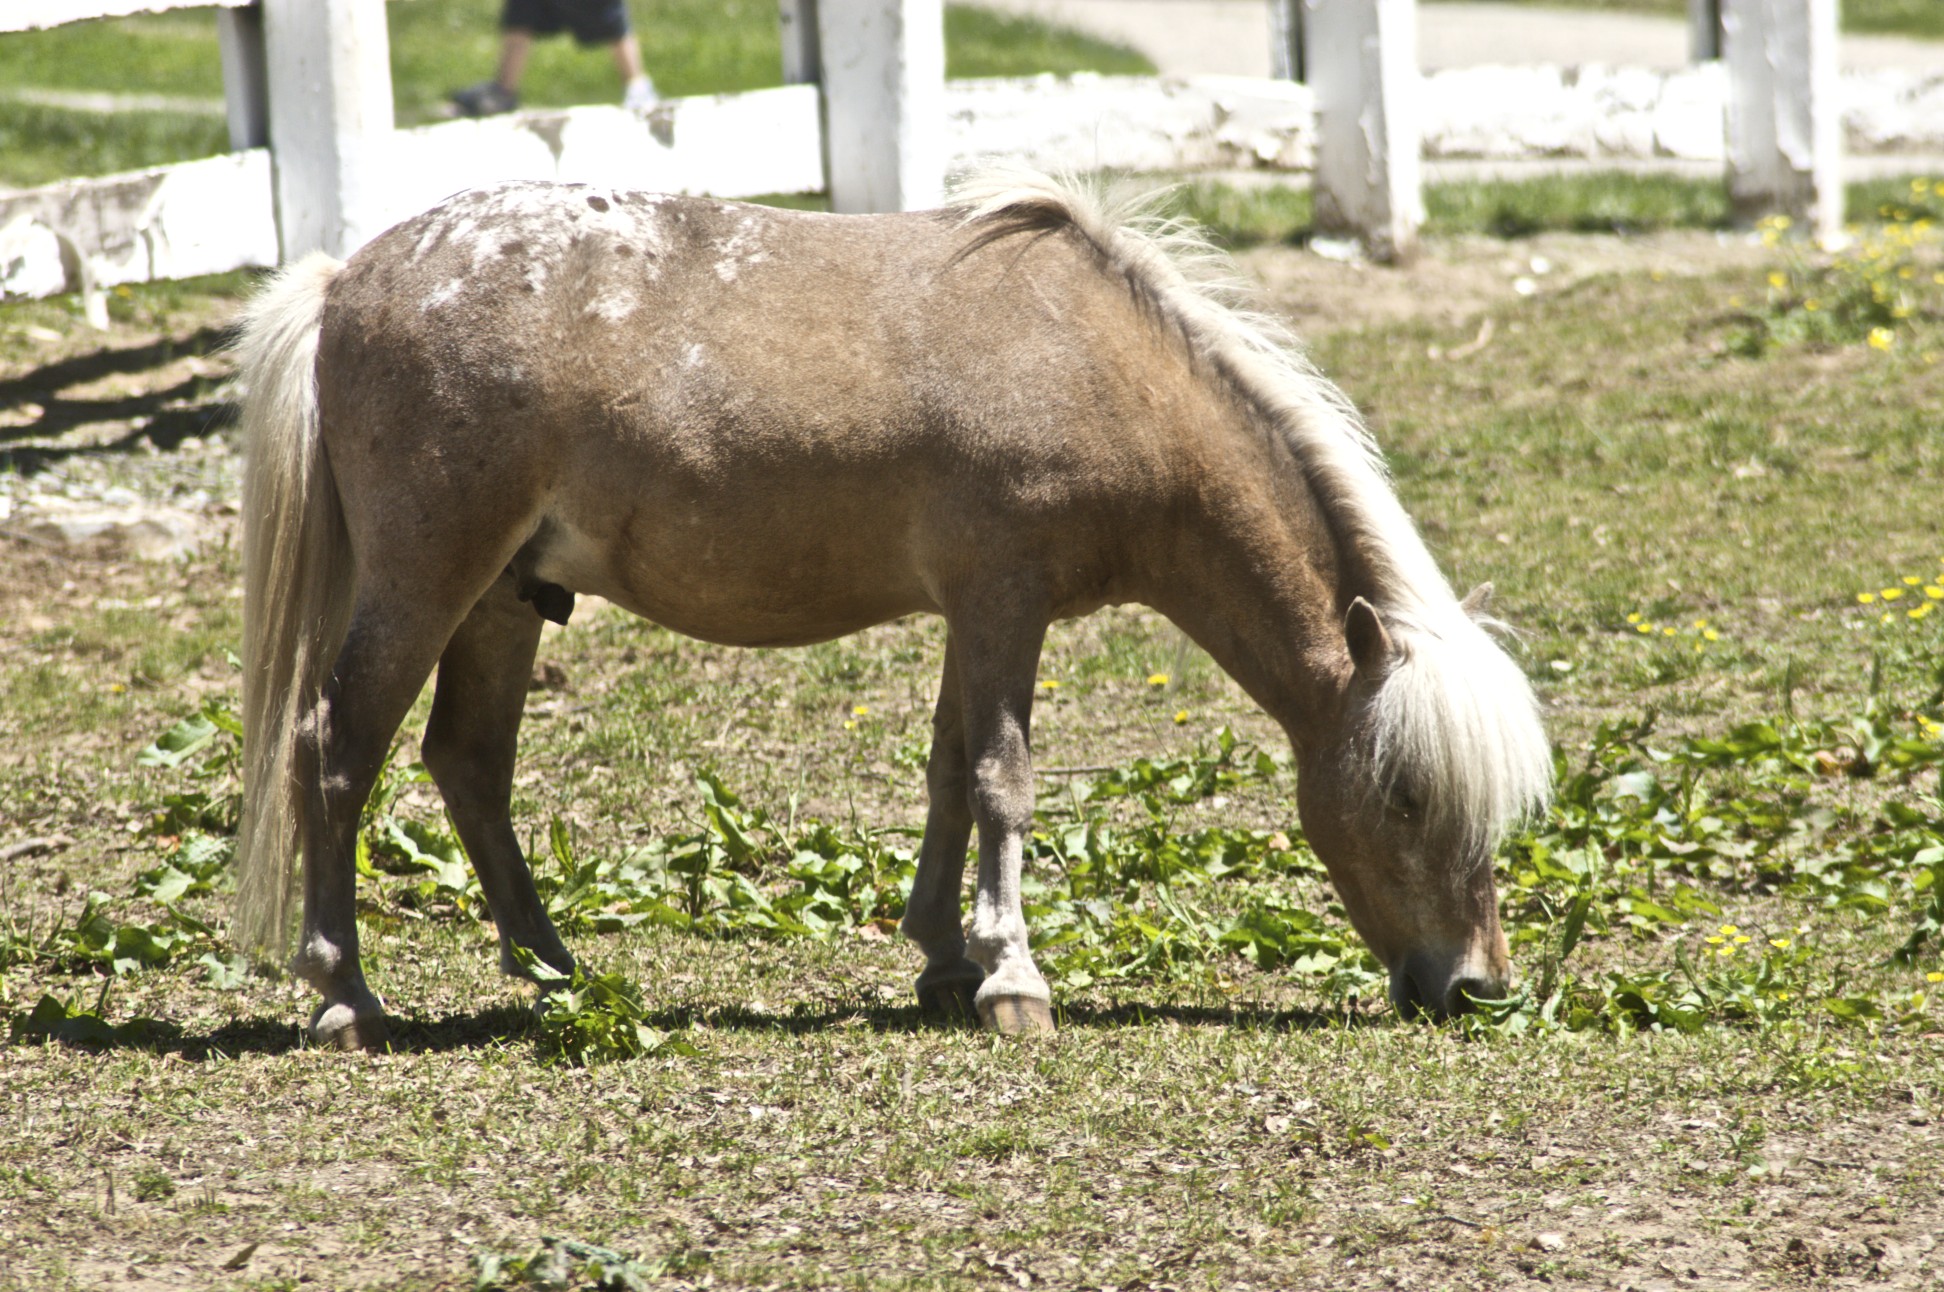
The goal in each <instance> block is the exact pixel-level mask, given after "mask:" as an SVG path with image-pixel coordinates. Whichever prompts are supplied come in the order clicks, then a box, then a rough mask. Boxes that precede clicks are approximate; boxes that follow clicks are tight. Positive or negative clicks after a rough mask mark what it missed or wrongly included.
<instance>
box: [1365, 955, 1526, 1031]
mask: <svg viewBox="0 0 1944 1292" xmlns="http://www.w3.org/2000/svg"><path fill="white" fill-rule="evenodd" d="M1508 989H1509V984H1508V983H1506V982H1505V981H1503V980H1500V979H1496V978H1494V977H1493V976H1491V975H1490V974H1487V973H1484V972H1482V971H1479V970H1477V969H1476V968H1474V967H1472V966H1469V965H1463V964H1460V965H1453V966H1447V967H1446V968H1444V969H1443V970H1442V971H1441V970H1440V969H1439V968H1438V967H1436V966H1435V965H1433V964H1431V963H1429V962H1427V961H1425V960H1419V959H1418V958H1417V957H1412V958H1410V959H1407V960H1406V961H1405V962H1404V963H1402V964H1400V965H1398V966H1397V967H1396V968H1395V969H1393V970H1391V975H1390V999H1391V1004H1392V1006H1394V1007H1395V1008H1396V1010H1397V1012H1398V1014H1399V1015H1401V1016H1402V1017H1404V1018H1424V1017H1429V1018H1433V1019H1437V1020H1443V1019H1447V1018H1453V1017H1455V1016H1457V1015H1459V1014H1469V1013H1470V1012H1471V1011H1472V1010H1474V1009H1476V1008H1477V1005H1476V1004H1475V1003H1474V1002H1476V1001H1481V1000H1498V999H1500V998H1501V997H1503V996H1504V995H1505V994H1506V992H1507V990H1508Z"/></svg>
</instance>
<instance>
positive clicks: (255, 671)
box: [231, 253, 353, 959]
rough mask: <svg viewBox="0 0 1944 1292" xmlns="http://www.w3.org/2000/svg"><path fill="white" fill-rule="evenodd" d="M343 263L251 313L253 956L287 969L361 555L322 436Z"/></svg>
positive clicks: (246, 878)
mask: <svg viewBox="0 0 1944 1292" xmlns="http://www.w3.org/2000/svg"><path fill="white" fill-rule="evenodd" d="M342 268H343V265H342V264H341V263H340V262H339V261H337V260H334V259H332V258H331V257H329V256H326V255H323V254H321V253H318V254H313V255H311V256H309V257H306V258H305V259H304V260H302V261H300V262H298V263H297V264H295V265H293V266H291V267H290V268H288V269H286V270H284V271H283V272H282V273H280V274H278V275H277V276H276V278H274V279H273V280H271V282H270V283H269V285H268V286H266V287H265V288H264V289H263V291H262V292H260V293H259V294H258V295H257V297H256V299H255V300H253V301H251V302H250V305H249V307H248V308H247V309H246V310H245V311H244V314H243V325H242V334H241V337H240V339H239V340H238V341H237V344H236V349H237V354H238V360H239V364H238V367H239V372H238V378H239V380H240V381H241V383H242V386H243V401H242V402H243V443H244V453H245V454H246V457H245V459H244V469H243V820H242V824H241V826H240V828H239V829H238V831H237V840H236V858H237V877H236V917H235V920H234V921H233V924H232V927H231V937H232V938H233V939H234V941H235V942H236V944H237V945H238V946H239V947H244V948H248V949H252V950H259V951H263V952H266V953H268V954H270V955H272V956H275V957H276V958H278V959H281V958H282V957H283V955H284V954H285V952H286V951H288V949H289V946H290V941H291V932H292V925H293V924H294V923H295V920H296V917H297V913H298V909H299V905H298V898H299V872H298V865H297V862H298V859H299V858H300V857H301V856H302V830H303V820H304V799H303V791H302V788H301V786H300V784H299V781H298V777H297V767H296V759H297V750H298V742H299V740H300V739H302V738H303V732H302V729H301V728H302V723H303V721H304V717H305V715H306V714H308V713H309V712H310V711H311V709H312V707H313V705H314V704H315V701H316V697H317V693H318V690H319V688H320V687H321V686H322V685H323V681H324V676H325V672H326V670H327V669H329V668H330V667H331V662H332V661H333V660H334V659H336V658H337V653H338V650H339V648H340V647H341V646H342V645H343V642H344V634H345V630H346V626H347V624H348V622H349V619H350V613H351V598H352V591H353V581H352V576H353V569H352V560H351V548H350V543H349V540H348V538H347V536H346V533H345V527H344V513H343V511H342V509H341V507H340V506H339V503H338V496H337V485H336V482H335V481H333V480H332V478H331V468H330V463H329V462H327V461H326V460H325V458H324V453H323V447H322V445H321V443H320V441H319V437H318V415H317V372H316V364H317V335H318V331H319V328H320V326H321V323H322V320H323V315H324V298H325V295H326V293H327V292H328V291H329V289H330V286H331V280H332V279H333V278H335V277H336V276H337V272H338V270H340V269H342Z"/></svg>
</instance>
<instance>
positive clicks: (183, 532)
mask: <svg viewBox="0 0 1944 1292" xmlns="http://www.w3.org/2000/svg"><path fill="white" fill-rule="evenodd" d="M120 492H126V491H120ZM128 496H129V497H131V498H132V497H133V495H132V494H130V495H128ZM12 519H13V527H14V528H15V529H16V530H17V531H19V532H21V533H23V534H25V535H27V537H29V538H31V539H34V540H37V541H39V542H43V543H49V544H52V545H54V546H57V547H81V546H84V545H90V544H105V545H109V546H113V547H115V548H117V549H118V550H120V551H122V552H125V553H127V554H128V555H130V556H133V557H136V558H138V559H140V560H144V561H170V560H176V559H178V558H180V557H184V556H191V555H194V554H195V552H196V551H197V549H198V548H199V547H201V545H202V541H203V539H204V538H206V537H207V536H208V529H209V527H208V524H207V522H206V521H205V520H204V519H203V518H202V517H201V516H199V515H197V514H195V513H194V512H188V511H184V510H182V509H181V508H178V507H165V506H160V505H156V504H145V503H142V502H140V501H139V500H138V501H134V502H128V501H124V500H121V499H119V498H118V499H117V501H116V502H115V503H108V502H105V501H94V502H90V501H77V500H71V499H66V498H58V497H39V498H34V499H32V500H31V501H24V502H20V503H16V504H15V510H14V515H13V517H12Z"/></svg>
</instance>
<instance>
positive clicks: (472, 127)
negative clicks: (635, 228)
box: [0, 0, 1841, 312]
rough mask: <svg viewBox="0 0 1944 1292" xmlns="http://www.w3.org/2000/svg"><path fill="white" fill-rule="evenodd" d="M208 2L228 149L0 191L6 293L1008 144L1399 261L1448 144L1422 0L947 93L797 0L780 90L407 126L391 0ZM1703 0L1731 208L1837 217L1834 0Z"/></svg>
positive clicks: (864, 205)
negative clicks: (1224, 53) (1230, 187)
mask: <svg viewBox="0 0 1944 1292" xmlns="http://www.w3.org/2000/svg"><path fill="white" fill-rule="evenodd" d="M192 3H195V4H203V5H206V4H209V3H211V0H0V39H4V38H5V37H4V33H6V32H10V31H23V30H30V29H33V28H37V27H44V26H51V25H55V24H58V23H65V22H71V21H78V20H82V19H88V18H95V17H106V16H119V15H124V14H128V13H134V12H141V11H160V10H167V9H173V8H185V7H189V6H190V4H192ZM214 3H216V4H218V5H220V6H221V7H222V8H223V10H224V12H223V13H222V15H221V18H220V22H221V36H222V49H223V70H224V88H225V97H226V103H227V107H228V116H229V125H230V136H231V141H232V146H233V147H234V149H235V151H233V152H231V153H229V154H226V155H224V156H221V157H216V158H210V159H207V160H204V161H198V162H190V163H185V164H182V165H177V166H168V167H159V168H156V169H154V170H151V171H144V172H140V173H136V174H132V175H124V176H111V177H107V178H104V179H99V180H85V181H69V182H66V183H63V184H58V185H51V186H48V187H47V188H43V189H38V190H32V191H28V192H23V193H11V194H9V193H0V286H4V288H5V290H7V291H9V292H15V293H27V294H44V293H48V292H54V291H61V290H74V289H79V290H81V291H82V292H83V294H84V297H85V298H86V299H88V300H89V301H90V302H91V306H90V308H91V312H97V311H99V310H100V308H101V301H100V296H99V291H100V289H101V288H103V287H106V286H109V285H112V284H113V283H116V282H125V281H132V280H137V279H153V278H168V277H184V276H189V275H194V274H202V273H212V272H218V271H220V270H225V269H231V268H237V267H242V266H249V265H267V264H274V263H277V262H278V261H279V260H280V259H289V258H292V257H294V256H296V255H299V254H301V253H303V252H305V251H308V250H311V249H313V248H320V247H321V248H324V249H327V250H330V251H332V252H334V253H336V254H340V255H343V254H348V253H349V252H350V251H351V250H352V249H354V248H355V247H357V246H358V245H360V244H361V243H362V242H363V241H365V240H366V239H367V238H369V237H370V236H371V235H373V234H375V233H377V232H378V231H379V230H381V229H383V228H384V227H386V226H388V225H389V224H391V223H392V222H394V221H395V220H397V219H400V218H403V217H405V216H407V215H410V214H412V213H414V212H416V211H418V210H421V209H423V208H424V207H426V206H429V205H431V204H432V203H434V202H436V201H438V200H439V199H440V198H442V197H444V196H446V195H448V194H450V193H452V192H455V191H457V190H459V189H462V188H465V187H468V186H470V185H473V184H477V183H479V182H482V181H484V180H488V179H496V178H514V177H526V178H553V179H585V180H595V181H599V182H602V183H609V184H619V185H628V186H638V187H645V188H661V189H667V190H675V191H690V192H709V193H713V194H715V195H717V196H723V197H738V196H753V195H756V194H761V193H788V192H812V191H819V190H823V191H828V192H829V193H830V195H831V199H832V205H833V207H834V208H835V209H837V210H840V211H861V210H884V209H911V208H916V207H922V206H927V205H931V204H934V203H935V202H936V201H937V200H938V198H939V196H940V193H941V192H942V187H943V180H944V175H945V171H946V168H947V165H948V164H949V163H950V162H951V161H953V160H955V159H956V160H964V159H966V158H968V157H970V156H975V155H990V154H993V153H1023V154H1026V155H1029V156H1033V157H1035V158H1036V159H1038V160H1041V161H1042V162H1048V161H1051V162H1053V163H1055V164H1059V163H1065V164H1073V163H1074V162H1075V161H1076V160H1078V161H1079V162H1080V163H1081V164H1082V165H1085V164H1088V163H1091V164H1093V165H1098V166H1111V167H1116V168H1124V169H1193V168H1196V167H1199V166H1216V167H1222V166H1236V165H1244V166H1246V165H1251V164H1258V165H1272V166H1279V167H1286V168H1296V169H1313V170H1314V172H1315V182H1316V197H1317V214H1318V220H1319V223H1320V224H1321V225H1323V226H1324V227H1326V228H1332V229H1336V230H1340V231H1342V232H1346V233H1351V234H1354V235H1356V236H1357V237H1359V238H1361V239H1363V240H1364V242H1365V243H1366V244H1367V245H1368V246H1369V248H1370V249H1371V251H1372V252H1373V254H1375V255H1377V256H1380V257H1385V258H1397V257H1404V256H1408V255H1409V254H1410V252H1411V250H1412V247H1413V245H1414V243H1415V239H1416V236H1417V229H1418V225H1419V223H1420V222H1421V220H1422V211H1423V206H1422V196H1421V187H1420V175H1419V165H1420V158H1421V156H1422V155H1423V153H1424V151H1425V149H1426V148H1427V146H1428V147H1431V148H1432V149H1433V150H1434V151H1435V149H1436V147H1437V146H1438V144H1437V140H1436V138H1435V137H1434V138H1430V139H1427V136H1426V123H1425V114H1426V106H1427V104H1432V105H1435V104H1436V103H1437V102H1438V100H1439V91H1438V89H1437V86H1436V84H1427V83H1426V82H1425V81H1423V79H1422V78H1420V77H1419V75H1418V72H1417V67H1416V58H1415V50H1414V34H1415V16H1416V15H1415V4H1416V0H1265V3H1270V4H1272V5H1273V6H1275V9H1274V12H1275V14H1276V15H1277V18H1278V22H1277V30H1278V32H1279V34H1278V36H1277V38H1276V39H1277V41H1278V54H1279V59H1280V65H1281V66H1282V67H1283V68H1284V69H1285V70H1286V71H1288V72H1291V73H1296V74H1300V75H1299V76H1297V77H1296V78H1295V79H1290V80H1284V81H1281V82H1277V81H1247V80H1243V79H1241V78H1202V79H1199V80H1195V81H1191V82H1187V83H1183V82H1178V81H1177V82H1164V81H1156V80H1154V79H1152V78H1145V79H1144V78H1099V77H1076V78H1072V79H1070V80H1066V81H1054V80H1051V79H1048V80H1045V81H1043V82H1035V83H1032V84H1030V85H1027V86H1025V87H1023V88H1022V86H1021V85H1020V84H1019V83H1004V84H1001V83H979V82H955V83H953V85H952V86H951V87H949V88H948V87H947V86H946V85H945V83H944V79H943V77H944V50H943V23H942V13H941V0H779V6H780V8H779V19H780V23H781V31H782V36H783V51H784V74H785V75H784V79H785V80H786V81H787V82H790V83H789V84H786V85H784V86H782V87H780V88H777V89H771V90H759V91H755V92H753V93H748V94H739V95H722V96H710V97H699V98H690V99H679V100H671V101H668V102H665V103H663V104H660V105H658V106H657V107H655V108H654V109H653V110H651V111H650V112H648V113H646V114H637V113H633V112H627V111H624V110H622V109H620V108H580V109H574V110H572V111H562V112H548V113H533V112H528V113H523V114H520V115H519V116H517V117H514V118H493V119H487V120H482V121H458V122H450V123H444V124H440V125H436V126H429V127H420V128H417V129H412V130H397V129H395V128H394V122H393V118H392V108H391V103H392V96H391V81H390V68H389V58H388V40H387V34H386V24H385V10H384V0H214ZM1692 3H1693V5H1694V7H1695V11H1696V13H1697V14H1698V15H1699V17H1698V18H1697V23H1696V31H1697V37H1696V47H1697V53H1701V54H1706V53H1709V52H1711V50H1712V46H1710V45H1709V44H1708V39H1709V37H1710V36H1711V35H1712V36H1713V37H1714V38H1715V39H1717V40H1718V41H1719V43H1720V46H1721V48H1722V50H1723V52H1724V53H1725V67H1726V69H1727V74H1728V77H1729V89H1728V91H1727V94H1726V101H1725V118H1726V148H1725V157H1726V158H1727V160H1728V162H1729V185H1730V190H1731V193H1732V194H1733V196H1734V199H1735V201H1736V203H1737V206H1738V208H1740V209H1742V210H1743V211H1744V212H1747V213H1751V214H1752V213H1757V212H1762V211H1768V210H1783V211H1788V212H1790V213H1792V214H1797V215H1802V216H1808V217H1811V218H1812V219H1813V220H1814V222H1815V226H1816V228H1817V229H1818V230H1819V231H1822V232H1825V233H1832V234H1833V233H1834V232H1835V231H1836V229H1837V228H1838V227H1839V225H1840V221H1841V208H1840V202H1841V196H1840V195H1841V186H1840V183H1839V153H1840V146H1841V136H1840V122H1839V121H1838V117H1837V105H1836V101H1835V85H1836V77H1835V70H1834V67H1835V64H1834V49H1835V31H1836V19H1835V0H1692ZM1717 13H1718V15H1719V16H1718V17H1717V16H1716V15H1717ZM1501 71H1502V70H1501ZM1298 80H1301V81H1304V82H1306V83H1297V82H1298ZM1628 93H1629V94H1632V95H1634V96H1635V97H1638V94H1637V87H1634V88H1631V89H1629V90H1628ZM1445 97H1446V98H1447V99H1449V98H1450V97H1451V95H1450V93H1449V92H1446V94H1445ZM1721 110H1722V109H1721V108H1717V111H1721ZM1698 111H1699V112H1700V114H1701V115H1702V116H1703V117H1705V115H1706V111H1707V109H1706V106H1705V105H1701V106H1700V107H1699V108H1698ZM1716 119H1717V120H1718V121H1719V120H1720V119H1721V118H1720V117H1719V116H1718V117H1717V118H1716ZM1656 129H1658V128H1656ZM1648 133H1649V135H1650V137H1652V136H1653V135H1654V134H1655V129H1650V130H1649V132H1648ZM1701 133H1703V134H1705V133H1706V131H1705V128H1704V129H1703V130H1702V131H1701ZM1720 137H1721V136H1720V135H1719V134H1717V136H1716V139H1717V140H1719V139H1720ZM1716 146H1717V147H1719V144H1718V143H1717V145H1716ZM1076 155H1077V156H1076Z"/></svg>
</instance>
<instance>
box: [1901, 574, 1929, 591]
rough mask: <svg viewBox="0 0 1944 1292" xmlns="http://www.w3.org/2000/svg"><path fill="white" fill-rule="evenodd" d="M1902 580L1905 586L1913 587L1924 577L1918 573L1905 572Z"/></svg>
mask: <svg viewBox="0 0 1944 1292" xmlns="http://www.w3.org/2000/svg"><path fill="white" fill-rule="evenodd" d="M1903 581H1904V586H1905V587H1907V588H1914V587H1916V586H1917V585H1918V584H1920V583H1922V582H1923V581H1924V578H1923V576H1922V575H1920V574H1906V575H1904V576H1903Z"/></svg>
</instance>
